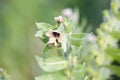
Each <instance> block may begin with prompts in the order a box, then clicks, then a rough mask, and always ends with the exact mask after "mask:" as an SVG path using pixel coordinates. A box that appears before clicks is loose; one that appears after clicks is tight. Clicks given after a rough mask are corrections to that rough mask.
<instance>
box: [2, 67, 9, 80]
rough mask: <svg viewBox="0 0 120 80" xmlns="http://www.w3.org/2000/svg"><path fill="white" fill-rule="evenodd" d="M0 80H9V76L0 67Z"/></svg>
mask: <svg viewBox="0 0 120 80" xmlns="http://www.w3.org/2000/svg"><path fill="white" fill-rule="evenodd" d="M0 80H11V78H10V76H9V75H8V74H7V73H6V71H5V70H4V69H3V68H0Z"/></svg>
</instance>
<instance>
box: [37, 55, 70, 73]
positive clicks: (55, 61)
mask: <svg viewBox="0 0 120 80" xmlns="http://www.w3.org/2000/svg"><path fill="white" fill-rule="evenodd" d="M36 59H37V62H38V64H39V66H40V67H41V68H42V69H43V70H45V71H47V72H54V71H58V70H63V69H65V68H66V67H67V66H68V62H67V61H66V60H63V59H62V58H61V57H51V58H47V59H43V58H41V57H36Z"/></svg>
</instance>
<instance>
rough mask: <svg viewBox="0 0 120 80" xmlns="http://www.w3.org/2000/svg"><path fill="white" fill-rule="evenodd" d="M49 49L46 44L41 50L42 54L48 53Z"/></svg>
mask: <svg viewBox="0 0 120 80" xmlns="http://www.w3.org/2000/svg"><path fill="white" fill-rule="evenodd" d="M50 49H51V47H50V46H49V45H48V44H46V45H45V47H44V49H43V53H46V52H48V51H49V50H50Z"/></svg>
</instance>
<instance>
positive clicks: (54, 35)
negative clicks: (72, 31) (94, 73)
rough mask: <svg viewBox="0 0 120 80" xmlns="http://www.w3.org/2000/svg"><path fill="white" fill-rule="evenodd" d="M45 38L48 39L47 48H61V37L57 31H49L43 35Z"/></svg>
mask: <svg viewBox="0 0 120 80" xmlns="http://www.w3.org/2000/svg"><path fill="white" fill-rule="evenodd" d="M45 35H46V36H47V37H49V41H48V45H49V46H57V47H61V46H62V45H61V42H62V37H61V32H60V31H58V30H49V31H48V32H46V34H45Z"/></svg>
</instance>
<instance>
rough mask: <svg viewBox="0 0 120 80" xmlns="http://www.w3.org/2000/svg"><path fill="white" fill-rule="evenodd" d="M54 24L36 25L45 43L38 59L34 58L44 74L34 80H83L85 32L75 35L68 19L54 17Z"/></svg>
mask: <svg viewBox="0 0 120 80" xmlns="http://www.w3.org/2000/svg"><path fill="white" fill-rule="evenodd" d="M55 22H56V24H55V25H54V26H53V25H50V24H47V23H44V22H39V23H36V25H37V29H38V31H37V33H36V34H35V36H36V37H39V38H40V39H41V40H42V41H43V42H44V44H45V47H44V49H43V51H42V53H41V56H40V57H39V56H36V59H37V62H38V64H39V66H40V68H41V69H43V70H44V71H45V73H44V74H42V75H41V76H38V77H35V80H86V78H85V69H84V68H85V63H80V55H81V50H82V49H83V47H84V45H85V43H86V40H87V37H88V36H89V34H87V33H75V32H74V28H75V26H74V23H73V21H72V20H71V19H66V18H65V17H62V16H58V17H55Z"/></svg>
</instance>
